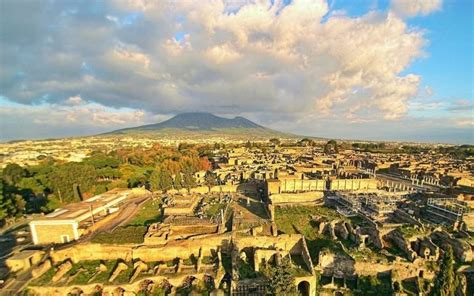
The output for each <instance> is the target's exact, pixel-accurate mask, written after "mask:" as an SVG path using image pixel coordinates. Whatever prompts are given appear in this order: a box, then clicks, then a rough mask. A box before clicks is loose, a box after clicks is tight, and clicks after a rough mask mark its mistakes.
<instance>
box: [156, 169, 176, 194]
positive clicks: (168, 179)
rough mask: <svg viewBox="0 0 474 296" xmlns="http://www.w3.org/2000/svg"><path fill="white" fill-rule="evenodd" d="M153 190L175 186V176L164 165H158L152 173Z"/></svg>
mask: <svg viewBox="0 0 474 296" xmlns="http://www.w3.org/2000/svg"><path fill="white" fill-rule="evenodd" d="M150 186H151V189H152V190H168V189H171V188H172V187H173V177H172V176H171V173H170V172H169V170H168V169H167V168H165V167H164V166H159V167H157V168H156V169H155V170H154V171H153V172H152V173H151V175H150Z"/></svg>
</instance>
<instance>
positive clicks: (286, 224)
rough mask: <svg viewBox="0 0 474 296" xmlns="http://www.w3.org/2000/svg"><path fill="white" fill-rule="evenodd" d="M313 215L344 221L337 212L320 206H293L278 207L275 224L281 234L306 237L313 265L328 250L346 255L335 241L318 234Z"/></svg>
mask: <svg viewBox="0 0 474 296" xmlns="http://www.w3.org/2000/svg"><path fill="white" fill-rule="evenodd" d="M311 215H318V216H324V217H328V218H329V219H336V218H337V219H343V218H342V216H340V215H339V214H338V213H337V212H336V211H334V210H332V209H329V208H325V207H320V206H292V207H283V208H282V207H278V208H276V211H275V222H276V224H277V228H278V231H279V232H282V233H286V234H295V233H299V234H302V235H304V236H305V238H306V243H307V245H308V250H309V253H310V255H311V259H312V261H313V263H316V261H317V258H318V256H319V252H320V251H321V250H322V249H323V248H328V249H330V250H332V251H333V252H335V253H340V254H342V253H344V251H343V250H342V248H341V247H340V245H339V244H338V243H336V242H335V241H333V240H331V239H329V238H327V237H325V236H324V235H320V234H318V228H317V225H316V223H315V222H313V221H311Z"/></svg>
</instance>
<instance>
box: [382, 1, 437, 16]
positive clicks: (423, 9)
mask: <svg viewBox="0 0 474 296" xmlns="http://www.w3.org/2000/svg"><path fill="white" fill-rule="evenodd" d="M442 5H443V1H442V0H392V5H391V6H392V10H393V11H394V12H395V13H397V14H398V15H400V16H402V17H414V16H417V15H423V16H424V15H428V14H430V13H433V12H435V11H438V10H440V9H441V7H442Z"/></svg>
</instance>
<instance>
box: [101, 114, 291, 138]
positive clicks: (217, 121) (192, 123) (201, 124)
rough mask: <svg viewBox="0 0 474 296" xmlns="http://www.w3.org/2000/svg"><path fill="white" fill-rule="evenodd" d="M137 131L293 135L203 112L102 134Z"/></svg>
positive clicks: (152, 133)
mask: <svg viewBox="0 0 474 296" xmlns="http://www.w3.org/2000/svg"><path fill="white" fill-rule="evenodd" d="M138 134H139V135H143V134H147V135H150V136H155V137H190V138H194V137H201V136H213V137H234V138H239V139H254V138H271V137H285V138H292V137H295V135H291V134H287V133H282V132H279V131H276V130H272V129H269V128H266V127H264V126H261V125H259V124H257V123H255V122H252V121H250V120H248V119H246V118H244V117H240V116H237V117H234V118H224V117H220V116H216V115H214V114H211V113H204V112H193V113H182V114H178V115H176V116H174V117H172V118H170V119H168V120H165V121H163V122H159V123H154V124H148V125H142V126H137V127H132V128H125V129H120V130H116V131H112V132H110V133H107V134H106V135H138Z"/></svg>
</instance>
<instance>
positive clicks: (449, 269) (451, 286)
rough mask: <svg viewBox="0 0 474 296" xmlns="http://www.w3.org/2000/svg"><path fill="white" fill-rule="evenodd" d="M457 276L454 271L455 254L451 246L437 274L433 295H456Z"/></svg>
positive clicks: (447, 249)
mask: <svg viewBox="0 0 474 296" xmlns="http://www.w3.org/2000/svg"><path fill="white" fill-rule="evenodd" d="M457 282H458V280H457V277H456V274H455V272H454V255H453V249H452V247H451V246H448V247H447V248H446V251H445V253H444V255H443V258H442V259H441V264H440V271H439V273H438V275H437V276H436V280H435V284H434V287H433V289H432V290H431V293H430V295H431V296H454V295H455V293H456V286H457Z"/></svg>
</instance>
